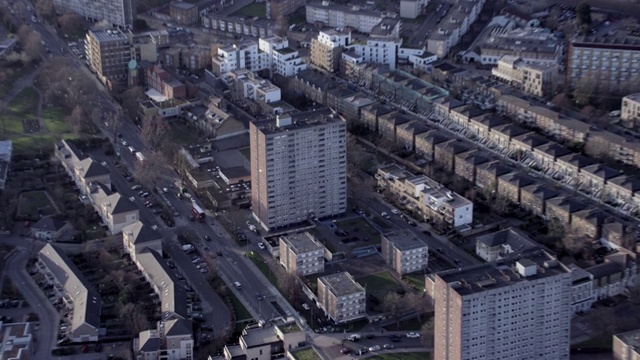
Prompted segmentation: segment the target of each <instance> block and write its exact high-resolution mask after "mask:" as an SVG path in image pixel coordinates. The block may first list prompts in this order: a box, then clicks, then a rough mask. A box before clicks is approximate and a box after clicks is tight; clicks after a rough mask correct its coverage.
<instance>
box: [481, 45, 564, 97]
mask: <svg viewBox="0 0 640 360" xmlns="http://www.w3.org/2000/svg"><path fill="white" fill-rule="evenodd" d="M557 71H558V68H557V66H556V65H555V64H550V65H542V64H527V63H526V62H525V61H524V60H523V59H522V58H520V57H516V56H513V55H504V56H503V57H502V58H501V59H500V61H498V66H497V67H495V68H493V69H491V75H493V76H495V77H496V78H498V79H500V80H502V81H504V82H506V83H508V84H509V85H511V86H513V87H515V88H518V89H521V90H522V91H524V93H526V94H529V95H533V96H538V97H543V96H546V95H548V94H549V92H550V91H551V90H552V86H553V80H554V75H555V73H556V72H557Z"/></svg>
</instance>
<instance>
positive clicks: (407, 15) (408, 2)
mask: <svg viewBox="0 0 640 360" xmlns="http://www.w3.org/2000/svg"><path fill="white" fill-rule="evenodd" d="M420 11H421V4H420V1H418V0H400V17H401V18H403V19H415V18H417V17H418V15H420Z"/></svg>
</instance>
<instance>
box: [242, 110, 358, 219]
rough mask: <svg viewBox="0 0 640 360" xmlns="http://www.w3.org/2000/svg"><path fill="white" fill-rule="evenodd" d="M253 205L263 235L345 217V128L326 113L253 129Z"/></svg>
mask: <svg viewBox="0 0 640 360" xmlns="http://www.w3.org/2000/svg"><path fill="white" fill-rule="evenodd" d="M249 135H250V142H251V202H252V206H253V216H254V218H255V219H256V220H258V221H259V222H260V224H261V225H262V226H263V227H264V228H265V229H273V228H279V227H284V226H288V225H292V224H296V223H301V222H304V221H306V220H308V219H310V218H313V217H319V218H326V217H330V216H334V215H339V214H342V213H344V212H345V210H346V206H347V202H346V197H347V182H346V156H347V154H346V151H347V148H346V123H345V121H343V120H340V119H338V118H336V117H333V115H331V114H328V113H327V112H325V111H314V112H307V113H302V114H297V115H296V116H295V118H291V116H287V117H278V119H277V120H276V121H275V122H273V121H267V122H263V123H260V122H258V123H253V122H252V123H251V125H250V129H249Z"/></svg>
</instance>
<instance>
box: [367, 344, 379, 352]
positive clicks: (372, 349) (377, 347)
mask: <svg viewBox="0 0 640 360" xmlns="http://www.w3.org/2000/svg"><path fill="white" fill-rule="evenodd" d="M378 350H380V345H373V346H371V347H370V348H369V351H371V352H373V351H378Z"/></svg>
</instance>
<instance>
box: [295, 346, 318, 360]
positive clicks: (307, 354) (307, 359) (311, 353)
mask: <svg viewBox="0 0 640 360" xmlns="http://www.w3.org/2000/svg"><path fill="white" fill-rule="evenodd" d="M291 355H293V358H294V359H296V360H322V358H321V357H320V355H318V353H317V352H316V351H315V350H313V348H306V349H303V350H299V351H294V352H292V353H291Z"/></svg>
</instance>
